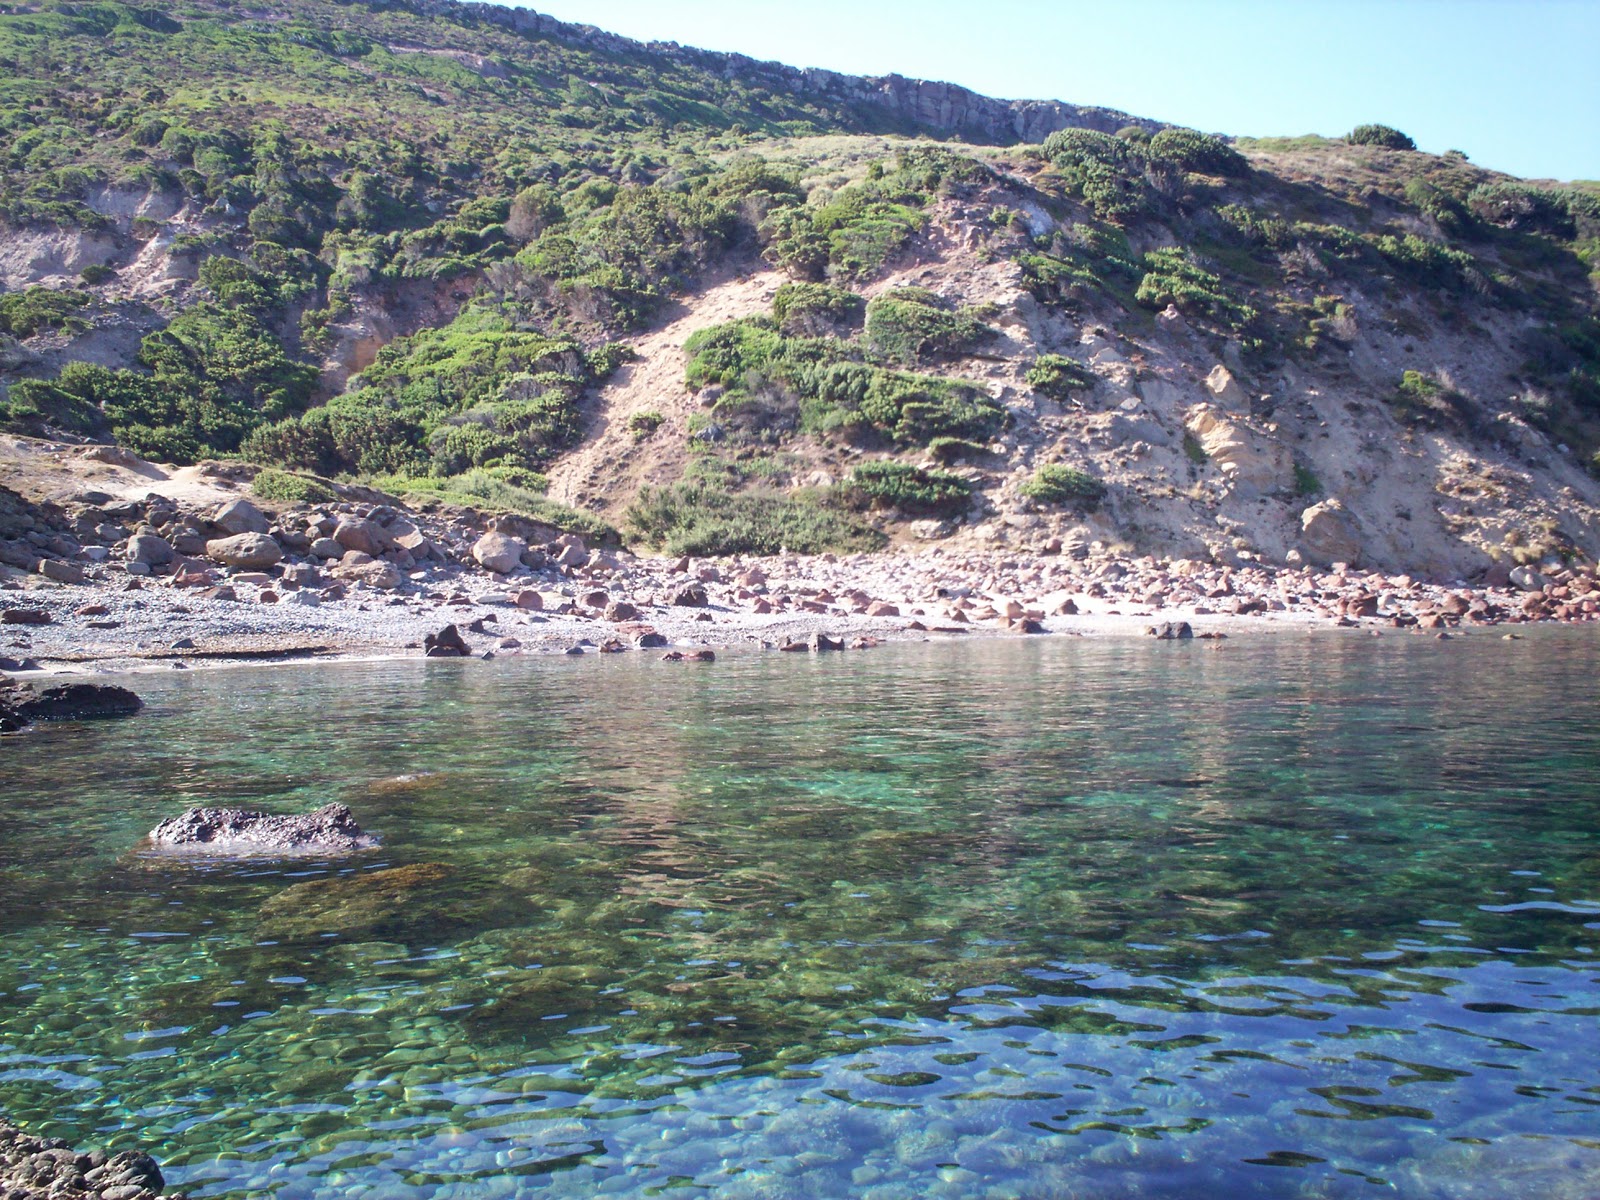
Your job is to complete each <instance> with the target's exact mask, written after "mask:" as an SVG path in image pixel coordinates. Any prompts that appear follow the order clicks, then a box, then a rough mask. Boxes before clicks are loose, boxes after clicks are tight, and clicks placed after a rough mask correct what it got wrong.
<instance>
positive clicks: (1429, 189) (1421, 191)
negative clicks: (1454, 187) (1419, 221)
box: [1405, 176, 1473, 237]
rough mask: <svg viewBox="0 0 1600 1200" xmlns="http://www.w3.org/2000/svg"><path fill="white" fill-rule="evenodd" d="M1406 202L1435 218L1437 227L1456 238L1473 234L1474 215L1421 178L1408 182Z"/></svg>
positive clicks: (1459, 201)
mask: <svg viewBox="0 0 1600 1200" xmlns="http://www.w3.org/2000/svg"><path fill="white" fill-rule="evenodd" d="M1405 197H1406V202H1407V203H1409V204H1414V205H1416V207H1417V209H1418V210H1419V211H1421V212H1423V213H1425V214H1427V215H1428V216H1429V217H1431V218H1433V221H1434V223H1435V224H1436V225H1438V226H1439V228H1440V229H1442V230H1443V231H1444V232H1445V233H1448V234H1450V235H1452V236H1454V237H1465V236H1468V235H1469V234H1471V233H1472V232H1473V215H1472V213H1471V212H1469V211H1468V209H1467V206H1466V205H1465V204H1463V203H1462V202H1461V200H1459V199H1458V198H1457V197H1455V196H1454V195H1452V194H1451V193H1449V192H1447V191H1445V190H1444V189H1443V188H1439V187H1436V186H1434V185H1433V184H1431V183H1429V182H1428V181H1427V180H1426V179H1423V178H1421V177H1420V176H1413V177H1412V178H1410V179H1408V180H1406V187H1405Z"/></svg>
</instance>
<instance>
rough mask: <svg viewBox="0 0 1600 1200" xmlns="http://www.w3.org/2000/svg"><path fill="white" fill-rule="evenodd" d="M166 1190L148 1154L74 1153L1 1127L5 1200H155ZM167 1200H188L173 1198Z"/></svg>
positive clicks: (0, 1182)
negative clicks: (80, 1199)
mask: <svg viewBox="0 0 1600 1200" xmlns="http://www.w3.org/2000/svg"><path fill="white" fill-rule="evenodd" d="M165 1187H166V1180H164V1179H163V1178H162V1177H161V1168H160V1167H158V1166H156V1161H155V1159H153V1158H151V1157H150V1156H149V1155H148V1154H140V1153H139V1152H137V1151H134V1150H124V1151H122V1152H120V1153H118V1154H109V1155H108V1154H107V1153H106V1152H105V1151H104V1150H90V1151H87V1152H84V1153H77V1152H75V1151H74V1150H73V1149H72V1148H71V1147H70V1146H69V1145H68V1144H67V1143H66V1142H63V1141H62V1140H61V1139H60V1138H41V1137H33V1136H32V1135H31V1134H27V1133H24V1132H23V1131H22V1130H20V1129H18V1128H16V1127H15V1126H14V1125H9V1124H7V1123H6V1122H4V1121H0V1196H3V1197H5V1200H57V1198H64V1197H83V1198H84V1200H89V1198H91V1197H100V1198H102V1200H106V1198H110V1197H114V1198H115V1200H156V1197H158V1196H160V1195H161V1194H162V1189H163V1188H165ZM167 1200H186V1197H185V1196H183V1195H182V1194H181V1193H173V1194H172V1195H170V1196H168V1197H167Z"/></svg>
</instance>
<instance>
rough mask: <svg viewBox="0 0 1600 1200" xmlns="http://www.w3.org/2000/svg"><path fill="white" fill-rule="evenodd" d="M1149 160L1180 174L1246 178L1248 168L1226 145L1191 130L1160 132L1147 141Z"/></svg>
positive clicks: (1216, 138)
mask: <svg viewBox="0 0 1600 1200" xmlns="http://www.w3.org/2000/svg"><path fill="white" fill-rule="evenodd" d="M1150 157H1151V158H1152V159H1153V160H1155V161H1156V162H1159V163H1166V164H1170V165H1171V166H1174V167H1177V168H1179V169H1180V170H1184V171H1200V172H1203V173H1204V174H1207V175H1227V176H1240V175H1246V174H1249V171H1250V165H1249V164H1248V163H1247V162H1245V159H1244V155H1242V154H1240V153H1239V152H1238V151H1237V150H1235V149H1234V148H1233V147H1232V146H1230V145H1228V143H1227V142H1225V141H1223V140H1222V139H1221V138H1219V137H1212V136H1211V135H1210V134H1208V133H1199V132H1196V131H1195V130H1193V129H1163V130H1161V131H1160V132H1159V133H1157V134H1155V136H1153V137H1152V138H1151V139H1150Z"/></svg>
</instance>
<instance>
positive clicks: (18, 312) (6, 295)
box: [0, 287, 90, 338]
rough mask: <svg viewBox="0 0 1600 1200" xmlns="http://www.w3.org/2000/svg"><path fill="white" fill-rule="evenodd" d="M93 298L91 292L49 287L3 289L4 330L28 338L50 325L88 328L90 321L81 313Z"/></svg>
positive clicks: (0, 319)
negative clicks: (7, 290)
mask: <svg viewBox="0 0 1600 1200" xmlns="http://www.w3.org/2000/svg"><path fill="white" fill-rule="evenodd" d="M89 300H90V297H89V293H87V292H78V291H60V290H57V289H55V288H47V287H30V288H23V289H22V290H21V291H20V292H0V332H4V333H9V334H11V336H12V337H19V338H26V337H32V336H33V335H34V334H36V333H41V332H44V331H45V330H50V329H63V330H77V329H84V328H87V325H88V323H87V322H86V321H84V320H83V318H82V317H81V316H80V315H79V314H80V313H81V312H82V310H83V309H84V308H85V307H86V306H87V305H88V303H89Z"/></svg>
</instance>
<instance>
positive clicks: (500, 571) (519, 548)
mask: <svg viewBox="0 0 1600 1200" xmlns="http://www.w3.org/2000/svg"><path fill="white" fill-rule="evenodd" d="M527 548H528V547H527V546H526V545H525V544H524V543H523V541H522V539H521V538H514V537H512V536H511V535H510V534H508V533H501V532H500V531H499V530H498V529H491V530H489V532H488V533H486V534H484V535H483V536H482V537H481V538H479V539H478V540H477V541H476V542H475V543H473V546H472V557H473V558H474V559H476V560H477V562H478V565H479V566H481V567H483V568H484V570H486V571H493V572H494V573H495V574H496V575H509V574H510V573H511V572H512V571H515V570H516V569H517V568H518V567H520V566H521V565H522V554H523V551H525V550H526V549H527Z"/></svg>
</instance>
